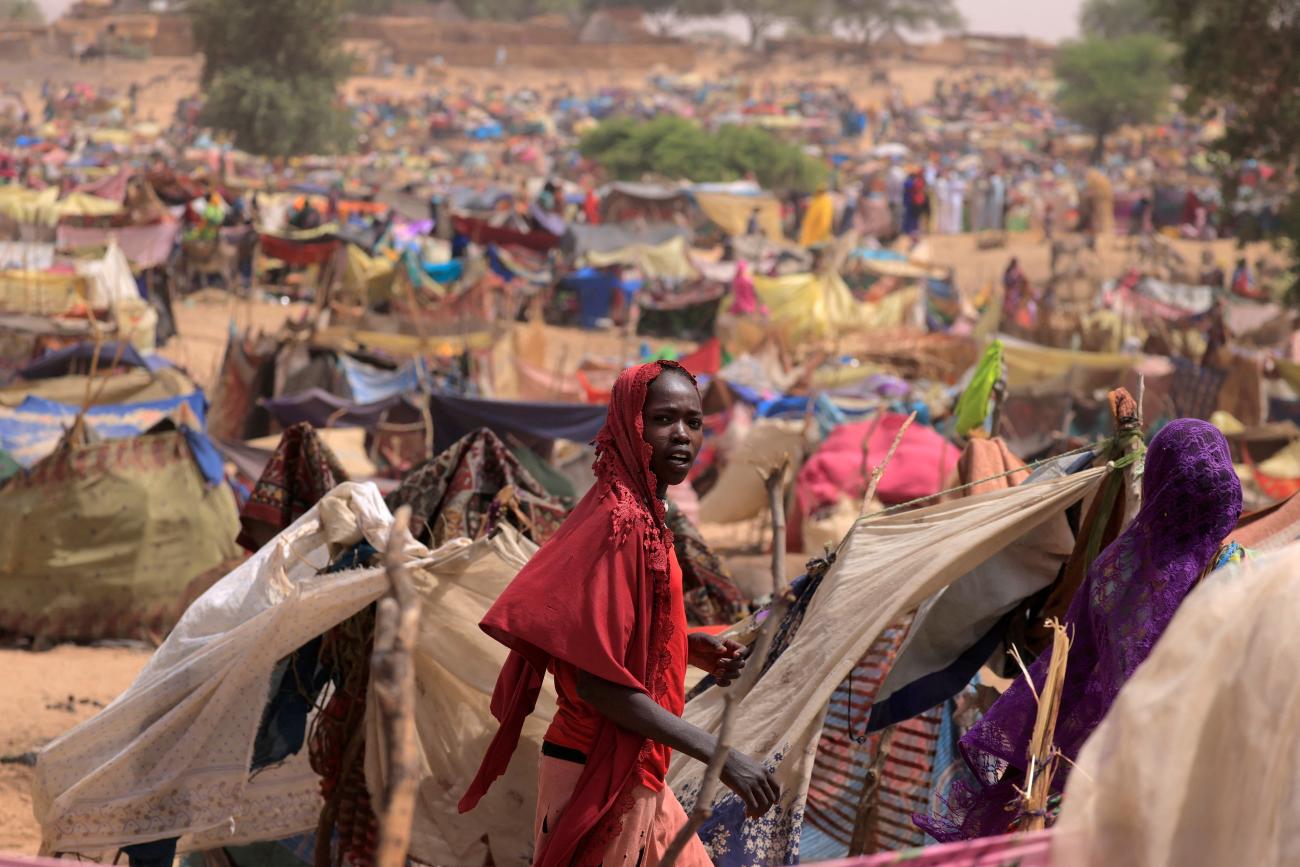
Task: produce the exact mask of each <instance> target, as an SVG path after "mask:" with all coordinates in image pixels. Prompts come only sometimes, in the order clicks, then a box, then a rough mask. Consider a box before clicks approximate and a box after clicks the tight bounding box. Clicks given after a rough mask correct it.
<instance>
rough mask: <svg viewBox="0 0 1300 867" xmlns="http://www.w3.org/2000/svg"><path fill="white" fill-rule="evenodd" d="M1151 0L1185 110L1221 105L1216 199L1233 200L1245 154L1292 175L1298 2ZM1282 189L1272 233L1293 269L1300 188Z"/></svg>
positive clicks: (1297, 153) (1298, 254) (1298, 123)
mask: <svg viewBox="0 0 1300 867" xmlns="http://www.w3.org/2000/svg"><path fill="white" fill-rule="evenodd" d="M1151 2H1152V4H1153V6H1154V8H1155V12H1156V15H1157V17H1158V18H1159V20H1160V23H1161V25H1162V26H1163V28H1164V30H1165V33H1166V34H1167V35H1168V36H1169V38H1170V39H1172V40H1173V41H1174V42H1175V43H1176V44H1177V45H1178V46H1179V48H1180V49H1181V51H1180V53H1179V58H1178V72H1179V75H1180V79H1181V80H1182V82H1183V83H1184V84H1185V85H1186V86H1187V89H1188V99H1187V105H1186V109H1187V111H1188V112H1189V113H1191V114H1193V115H1197V114H1200V113H1202V112H1210V111H1213V110H1215V109H1217V108H1218V107H1220V106H1226V111H1227V117H1228V123H1227V124H1226V128H1225V132H1224V135H1223V137H1222V138H1220V139H1219V141H1218V142H1217V143H1216V148H1217V149H1218V155H1217V156H1218V160H1217V161H1218V162H1219V164H1220V168H1221V177H1222V180H1223V186H1224V201H1227V202H1234V201H1236V198H1237V192H1238V190H1237V180H1238V178H1239V176H1240V171H1239V170H1240V168H1241V165H1242V163H1243V162H1244V161H1246V160H1249V159H1257V160H1261V161H1263V162H1265V163H1268V164H1270V165H1271V166H1273V167H1274V168H1275V169H1276V170H1277V173H1278V175H1279V176H1281V177H1284V178H1286V177H1294V176H1295V174H1296V172H1298V171H1300V150H1297V148H1296V142H1297V141H1300V59H1298V58H1297V54H1296V46H1297V45H1300V7H1297V5H1296V4H1295V3H1294V2H1292V0H1151ZM1286 192H1287V195H1288V196H1289V198H1288V200H1287V203H1286V206H1285V207H1284V209H1283V212H1282V214H1281V217H1282V219H1281V226H1280V230H1279V231H1278V232H1277V233H1276V234H1275V235H1273V237H1272V240H1274V241H1277V242H1279V243H1280V244H1281V245H1282V246H1286V247H1289V248H1290V253H1291V257H1292V262H1293V269H1294V270H1300V193H1297V190H1296V187H1295V185H1294V184H1293V183H1292V184H1289V185H1288V187H1287V188H1286ZM1297 287H1300V283H1298V284H1296V287H1293V289H1292V296H1293V300H1295V299H1296V295H1297V294H1298V293H1297Z"/></svg>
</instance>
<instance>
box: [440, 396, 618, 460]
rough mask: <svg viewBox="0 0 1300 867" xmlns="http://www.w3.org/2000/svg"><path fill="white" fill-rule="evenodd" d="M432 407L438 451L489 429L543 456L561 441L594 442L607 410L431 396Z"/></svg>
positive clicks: (603, 407) (595, 407)
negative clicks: (480, 429) (465, 437)
mask: <svg viewBox="0 0 1300 867" xmlns="http://www.w3.org/2000/svg"><path fill="white" fill-rule="evenodd" d="M429 408H430V410H431V411H432V412H433V437H434V442H433V447H434V451H436V452H441V451H444V450H446V449H448V448H450V447H451V445H452V444H453V443H455V442H456V440H458V439H460V438H461V437H463V436H465V435H466V434H468V433H470V432H471V431H474V430H477V429H478V428H481V427H485V428H488V429H489V430H491V431H492V432H493V433H495V434H496V435H497V436H499V437H501V438H502V439H505V438H506V437H507V435H513V436H514V437H515V438H516V439H517V440H519V441H520V442H522V443H523V444H524V445H526V446H528V447H529V448H531V449H533V450H534V451H537V452H538V453H540V454H545V452H546V451H547V450H548V449H549V448H550V445H551V443H552V442H553V441H554V440H557V439H566V440H572V441H573V442H578V443H587V442H591V441H592V440H594V439H595V438H596V434H597V433H599V432H600V428H601V426H603V425H604V424H605V410H606V408H605V406H603V405H592V404H580V403H536V402H529V401H506V400H487V399H484V398H478V397H464V396H460V395H453V394H433V395H430V396H429Z"/></svg>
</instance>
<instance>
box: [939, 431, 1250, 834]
mask: <svg viewBox="0 0 1300 867" xmlns="http://www.w3.org/2000/svg"><path fill="white" fill-rule="evenodd" d="M1240 514H1241V483H1240V482H1239V481H1238V480H1237V474H1236V473H1235V472H1234V470H1233V467H1232V458H1231V456H1230V454H1229V452H1228V443H1227V441H1226V440H1224V438H1223V434H1221V433H1219V431H1218V430H1217V429H1216V428H1215V427H1213V426H1212V425H1210V424H1208V423H1206V422H1203V421H1198V420H1196V419H1177V420H1175V421H1173V422H1171V423H1169V424H1168V425H1166V426H1165V427H1164V428H1163V429H1161V431H1160V432H1159V433H1158V434H1156V436H1155V438H1154V439H1152V441H1151V446H1150V448H1149V449H1148V450H1147V455H1146V469H1145V471H1144V474H1143V477H1142V508H1141V510H1140V511H1139V512H1138V514H1137V517H1136V518H1135V519H1134V520H1133V523H1132V524H1131V525H1130V526H1129V528H1128V529H1127V530H1125V531H1124V533H1123V534H1122V535H1121V536H1120V537H1119V538H1118V539H1116V540H1115V541H1114V542H1113V543H1112V544H1111V545H1110V546H1109V547H1108V548H1106V550H1105V551H1103V552H1102V553H1101V555H1100V556H1099V557H1098V558H1097V560H1096V561H1095V562H1094V563H1093V565H1092V568H1091V569H1089V570H1088V577H1087V579H1086V581H1085V582H1084V584H1083V586H1082V587H1081V588H1080V589H1079V592H1078V593H1077V594H1076V595H1075V597H1074V600H1073V601H1072V602H1071V603H1070V609H1069V611H1068V613H1067V614H1066V616H1065V626H1066V629H1067V630H1068V631H1069V633H1070V637H1071V639H1072V644H1071V647H1070V656H1069V662H1068V664H1067V667H1066V672H1065V687H1064V690H1063V692H1062V696H1061V709H1060V714H1059V716H1058V719H1057V724H1056V745H1057V747H1058V748H1059V749H1060V750H1061V752H1062V753H1063V754H1064V755H1065V756H1066V757H1067V758H1069V759H1071V760H1073V759H1075V758H1077V757H1078V755H1079V749H1080V748H1081V747H1082V746H1083V743H1084V741H1085V740H1087V738H1088V736H1089V735H1090V734H1092V732H1093V729H1095V728H1096V727H1097V724H1098V723H1100V722H1101V720H1102V717H1104V716H1105V715H1106V712H1107V711H1108V710H1109V709H1110V706H1111V703H1112V702H1113V701H1114V700H1115V696H1116V695H1117V694H1118V693H1119V690H1120V687H1122V686H1123V685H1124V683H1125V682H1126V681H1127V680H1128V679H1129V677H1130V676H1132V674H1133V672H1134V671H1135V670H1136V669H1137V667H1138V666H1139V665H1140V664H1141V663H1142V661H1143V660H1144V659H1146V658H1147V655H1148V654H1149V653H1150V652H1151V649H1152V647H1154V646H1155V643H1156V641H1157V640H1158V639H1159V638H1160V636H1161V634H1163V633H1164V631H1165V627H1167V626H1168V625H1169V621H1170V620H1171V619H1172V618H1173V616H1174V612H1175V611H1177V610H1178V606H1179V604H1181V603H1182V601H1183V599H1184V598H1185V597H1186V596H1187V594H1188V593H1189V592H1191V590H1192V588H1193V587H1195V586H1196V583H1197V581H1198V580H1199V579H1200V577H1201V576H1202V575H1203V574H1204V572H1205V570H1206V567H1207V566H1209V565H1210V561H1211V558H1213V557H1214V556H1215V554H1216V552H1217V551H1218V548H1219V545H1220V544H1221V543H1222V542H1223V541H1224V537H1226V536H1227V534H1228V533H1229V532H1231V531H1232V528H1233V527H1234V526H1236V522H1237V518H1238V517H1239V515H1240ZM1047 663H1048V659H1047V654H1044V655H1042V656H1040V657H1039V658H1038V659H1037V660H1035V662H1034V664H1033V665H1031V666H1030V668H1029V672H1030V675H1031V676H1032V677H1033V680H1034V685H1035V687H1036V688H1037V689H1039V690H1041V689H1042V687H1043V683H1044V680H1045V675H1046V672H1047ZM1037 712H1038V709H1037V703H1036V701H1035V700H1034V697H1033V695H1032V694H1031V693H1030V691H1029V689H1028V687H1027V685H1026V684H1025V682H1024V679H1023V678H1020V679H1017V680H1016V682H1015V683H1014V684H1012V686H1011V687H1010V688H1009V689H1008V690H1007V691H1006V692H1005V693H1003V695H1002V696H1001V697H1000V698H999V699H998V700H997V702H995V703H994V705H993V706H992V707H991V708H989V711H988V713H987V714H985V716H984V718H983V719H982V720H980V722H979V723H977V724H976V725H975V726H974V727H973V728H971V730H970V731H969V732H967V733H966V735H965V736H964V737H962V739H961V750H962V754H963V756H964V757H965V759H966V762H967V763H968V764H969V765H970V767H971V770H972V771H974V774H975V778H976V785H974V786H972V787H965V786H960V785H958V786H954V788H953V791H952V792H950V793H949V796H948V803H947V806H948V809H949V813H948V815H946V816H917V817H915V819H914V820H915V821H916V823H917V825H919V826H920V827H921V828H923V829H924V830H926V831H927V832H928V833H930V834H931V835H932V836H933V837H935V838H936V839H938V840H940V841H950V840H958V839H970V838H974V837H983V836H988V835H992V834H1001V833H1004V832H1006V831H1007V830H1008V825H1009V824H1010V823H1011V822H1012V821H1013V820H1014V819H1015V818H1016V816H1015V813H1014V812H1013V810H1014V806H1013V805H1014V804H1015V802H1016V798H1017V794H1016V791H1015V788H1014V787H1015V786H1020V787H1021V788H1023V787H1024V777H1025V772H1026V765H1027V763H1028V762H1027V758H1026V753H1027V752H1028V748H1029V741H1030V739H1031V737H1032V735H1033V728H1034V719H1035V717H1036V715H1037ZM1068 772H1069V764H1068V763H1065V762H1062V763H1061V764H1060V765H1058V767H1057V770H1056V776H1055V778H1054V780H1053V790H1054V791H1057V792H1059V791H1061V790H1062V789H1063V788H1064V785H1065V780H1066V778H1067V776H1068Z"/></svg>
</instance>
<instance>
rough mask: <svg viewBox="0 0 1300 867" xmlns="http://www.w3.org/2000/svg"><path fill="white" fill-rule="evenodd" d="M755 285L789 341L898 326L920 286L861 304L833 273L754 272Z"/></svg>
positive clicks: (913, 307)
mask: <svg viewBox="0 0 1300 867" xmlns="http://www.w3.org/2000/svg"><path fill="white" fill-rule="evenodd" d="M754 290H755V292H757V294H758V297H759V299H760V300H761V301H762V302H763V303H764V304H766V305H767V307H768V309H769V311H770V314H769V318H770V319H771V321H772V322H773V323H775V324H776V325H777V327H778V328H780V329H781V331H782V332H784V333H785V334H786V335H787V336H788V337H790V338H791V339H794V340H802V339H807V338H811V339H817V338H822V337H833V336H835V335H837V334H845V333H849V332H854V331H871V330H875V329H880V328H897V327H898V326H900V325H903V324H904V323H905V322H907V321H908V318H909V315H910V314H912V313H913V312H915V310H916V305H917V304H918V303H919V302H920V297H921V290H920V288H919V287H916V286H911V287H907V288H904V289H900V290H898V291H897V292H892V293H890V294H889V295H886V296H885V297H884V298H883V299H881V300H880V301H877V302H875V303H862V302H859V301H858V300H857V299H856V298H854V297H853V293H852V292H850V291H849V287H848V286H847V285H845V283H844V280H843V279H842V278H841V277H840V276H839V275H838V274H825V275H822V274H789V275H786V276H784V277H755V278H754Z"/></svg>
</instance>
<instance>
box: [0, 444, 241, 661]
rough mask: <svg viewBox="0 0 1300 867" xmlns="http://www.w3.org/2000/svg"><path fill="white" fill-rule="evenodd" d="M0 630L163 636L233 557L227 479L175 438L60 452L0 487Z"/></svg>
mask: <svg viewBox="0 0 1300 867" xmlns="http://www.w3.org/2000/svg"><path fill="white" fill-rule="evenodd" d="M5 503H6V515H7V516H8V519H7V520H5V521H0V627H4V628H7V629H11V630H14V631H16V632H20V633H28V634H36V635H42V636H48V637H50V638H62V639H81V640H91V639H99V638H140V637H144V636H147V635H148V634H149V633H153V634H155V635H165V634H166V632H167V630H168V629H169V628H170V627H171V626H172V624H174V623H175V622H176V619H177V618H178V617H179V616H180V614H181V612H182V611H184V609H185V606H186V605H187V604H188V603H189V602H190V601H192V600H193V599H194V598H195V597H196V596H197V595H198V594H199V593H201V592H202V591H203V590H205V589H206V588H207V586H208V585H209V584H210V583H211V582H212V581H214V580H215V579H217V578H219V577H220V576H221V574H222V572H224V567H226V566H228V565H229V564H230V563H231V562H233V561H234V560H235V559H237V558H239V557H240V556H241V553H242V552H241V551H240V549H239V547H238V546H237V545H236V544H235V536H236V535H237V534H238V533H239V514H238V510H237V508H236V506H235V499H234V496H233V495H232V494H231V492H230V488H229V486H227V485H213V486H208V485H206V484H205V483H204V480H203V476H202V475H200V474H199V470H198V467H197V466H196V465H195V463H194V458H193V455H191V453H190V449H189V446H188V445H187V444H186V441H185V436H184V434H182V433H180V432H178V431H172V432H167V433H160V434H150V435H148V436H141V437H132V438H130V439H118V440H107V441H105V442H100V443H95V444H92V445H88V446H81V447H74V448H70V449H64V450H62V451H59V452H56V453H55V454H53V455H51V456H49V457H48V458H45V459H44V460H42V461H40V462H39V463H37V464H36V465H35V466H34V467H33V468H32V470H31V471H30V472H29V473H25V474H21V475H18V476H15V477H14V478H13V479H11V480H10V481H9V483H8V484H7V485H6V486H5Z"/></svg>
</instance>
